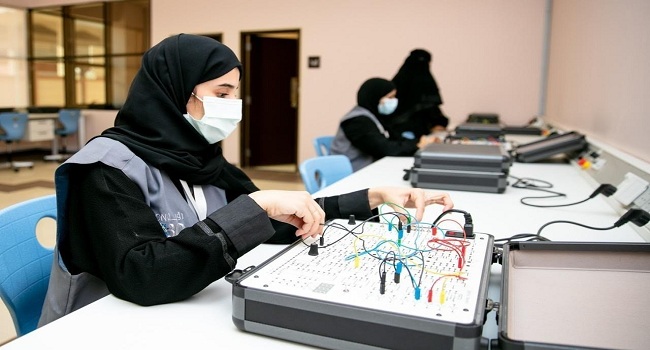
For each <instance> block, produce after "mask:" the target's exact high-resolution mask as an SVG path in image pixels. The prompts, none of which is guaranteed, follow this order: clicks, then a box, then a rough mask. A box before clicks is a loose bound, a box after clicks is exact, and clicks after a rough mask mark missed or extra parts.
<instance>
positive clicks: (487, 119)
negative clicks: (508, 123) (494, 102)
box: [466, 113, 499, 124]
mask: <svg viewBox="0 0 650 350" xmlns="http://www.w3.org/2000/svg"><path fill="white" fill-rule="evenodd" d="M466 122H468V123H482V124H499V115H498V114H496V113H472V114H470V115H468V116H467V120H466Z"/></svg>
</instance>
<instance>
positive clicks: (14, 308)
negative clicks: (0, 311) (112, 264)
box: [0, 195, 56, 336]
mask: <svg viewBox="0 0 650 350" xmlns="http://www.w3.org/2000/svg"><path fill="white" fill-rule="evenodd" d="M46 217H49V218H52V219H54V220H56V198H55V195H47V196H43V197H39V198H35V199H30V200H27V201H24V202H21V203H18V204H14V205H12V206H9V207H7V208H4V209H2V210H0V297H2V301H3V302H4V303H5V305H6V306H7V308H8V309H9V313H10V314H11V318H12V319H13V321H14V326H15V327H16V334H17V335H18V336H22V335H24V334H27V333H29V332H31V331H33V330H34V329H36V327H37V325H38V319H39V318H40V317H41V309H42V307H43V302H44V300H45V293H46V292H47V286H48V283H49V279H50V269H51V268H52V258H53V255H54V254H53V248H46V247H44V246H42V245H41V244H40V243H39V242H38V239H37V238H36V225H37V223H38V222H39V221H40V220H41V219H43V218H46Z"/></svg>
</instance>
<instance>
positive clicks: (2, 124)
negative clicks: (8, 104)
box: [0, 112, 29, 141]
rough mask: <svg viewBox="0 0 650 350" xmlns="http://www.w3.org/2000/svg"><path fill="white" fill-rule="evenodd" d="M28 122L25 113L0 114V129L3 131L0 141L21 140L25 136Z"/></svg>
mask: <svg viewBox="0 0 650 350" xmlns="http://www.w3.org/2000/svg"><path fill="white" fill-rule="evenodd" d="M28 121H29V117H28V116H27V113H15V112H5V113H0V128H2V130H4V135H2V134H0V140H7V141H16V140H20V139H22V138H23V137H24V136H25V130H26V129H27V122H28Z"/></svg>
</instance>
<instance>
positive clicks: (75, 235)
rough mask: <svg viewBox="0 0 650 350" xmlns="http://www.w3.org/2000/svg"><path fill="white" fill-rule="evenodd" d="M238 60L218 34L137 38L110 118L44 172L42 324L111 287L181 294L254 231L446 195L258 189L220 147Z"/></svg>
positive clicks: (314, 228)
mask: <svg viewBox="0 0 650 350" xmlns="http://www.w3.org/2000/svg"><path fill="white" fill-rule="evenodd" d="M241 75H242V67H241V64H240V62H239V60H238V59H237V57H236V56H235V54H234V53H233V52H232V51H231V50H230V49H229V48H228V47H227V46H225V45H223V44H221V43H219V42H218V41H216V40H214V39H211V38H207V37H203V36H197V35H187V34H179V35H174V36H171V37H168V38H166V39H164V40H163V41H161V42H160V43H158V44H157V45H155V46H154V47H152V48H151V49H149V50H148V51H147V52H146V53H145V54H144V55H143V57H142V65H141V68H140V69H139V71H138V72H137V74H136V76H135V77H134V80H133V82H132V84H131V88H130V90H129V94H128V96H127V99H126V101H125V103H124V106H123V107H122V108H121V109H120V111H119V112H118V114H117V117H116V119H115V123H114V126H113V127H111V128H109V129H107V130H105V131H104V132H103V133H102V134H101V135H99V136H97V137H94V138H92V139H91V140H90V141H89V142H88V143H87V144H86V145H85V146H84V147H83V148H82V149H81V150H80V151H79V152H77V153H76V154H75V155H74V156H72V157H71V158H70V159H68V160H67V161H66V162H65V163H63V164H62V165H60V166H59V167H58V168H57V170H56V172H55V186H56V196H57V215H58V221H57V242H56V246H55V252H54V262H53V265H52V273H51V276H50V281H49V287H48V290H47V295H46V298H45V299H46V300H45V303H44V305H43V312H42V314H41V319H40V321H39V325H41V326H42V325H44V324H47V323H49V322H52V321H53V320H56V319H58V318H60V317H62V316H64V315H66V314H69V313H71V312H74V311H75V310H78V309H80V308H82V307H84V306H85V305H88V304H89V303H91V302H93V301H95V300H97V299H99V298H101V297H103V296H106V295H107V294H109V293H112V294H113V295H115V296H116V297H118V298H121V299H124V300H128V301H131V302H133V303H137V304H140V305H155V304H163V303H171V302H175V301H180V300H184V299H187V298H189V297H190V296H192V295H194V294H196V293H198V292H199V291H201V290H203V289H204V288H205V287H207V286H208V285H210V284H211V283H212V282H214V281H216V280H218V279H220V278H222V277H224V276H225V275H226V274H228V273H229V272H230V271H232V270H233V269H234V268H235V266H236V264H237V259H238V258H239V257H241V256H243V255H244V254H246V253H248V252H249V251H251V250H252V249H253V248H255V247H256V246H258V245H260V244H262V243H291V242H293V241H295V240H297V239H303V238H306V237H316V236H318V235H320V234H322V232H323V227H324V223H325V221H326V220H328V219H330V218H341V217H349V215H355V216H357V217H358V218H360V219H362V218H368V217H370V216H372V215H373V213H374V212H376V210H377V209H376V208H377V206H379V205H382V204H384V203H394V204H392V205H393V206H394V207H395V208H396V210H399V206H401V207H403V208H415V212H416V214H415V216H416V218H418V219H419V218H421V217H422V215H423V213H424V209H425V206H427V205H431V204H434V203H435V204H440V205H441V206H442V207H443V208H444V210H448V209H450V208H452V207H453V203H452V201H451V199H450V197H449V195H448V194H446V193H434V192H428V191H423V190H422V189H415V188H397V187H395V188H393V187H380V188H370V189H360V190H358V191H356V192H352V193H347V194H343V195H340V196H335V197H324V198H317V199H314V198H312V197H311V195H309V194H308V193H307V192H305V191H273V190H266V191H261V190H259V189H258V188H257V187H256V186H255V184H254V183H253V182H252V181H251V180H250V179H249V178H248V177H247V176H246V174H245V173H244V172H243V171H242V170H240V169H238V168H237V167H235V166H234V165H232V164H230V163H229V162H228V161H227V160H226V159H225V158H224V157H223V155H222V150H221V147H220V146H219V141H221V140H223V139H224V138H225V137H227V136H228V135H229V134H230V133H231V132H232V131H233V130H234V129H235V127H236V125H237V124H238V122H239V121H240V120H241V113H242V103H241V99H238V98H236V96H237V89H238V86H239V82H240V79H241Z"/></svg>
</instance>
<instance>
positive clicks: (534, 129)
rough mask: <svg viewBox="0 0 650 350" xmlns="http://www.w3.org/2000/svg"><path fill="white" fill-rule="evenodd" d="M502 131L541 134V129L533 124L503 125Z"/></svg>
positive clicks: (512, 133) (517, 133)
mask: <svg viewBox="0 0 650 350" xmlns="http://www.w3.org/2000/svg"><path fill="white" fill-rule="evenodd" d="M503 133H504V134H510V135H542V129H540V128H537V127H534V126H504V127H503Z"/></svg>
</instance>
